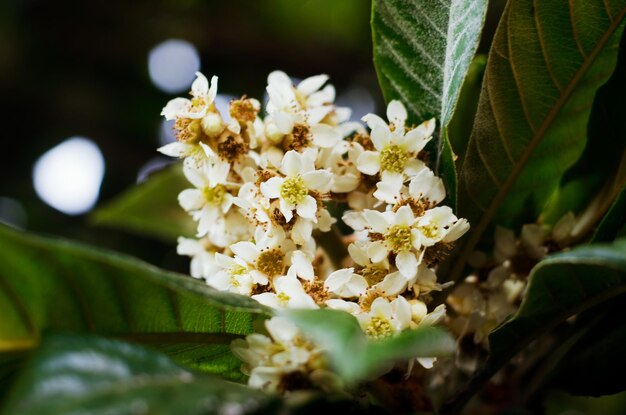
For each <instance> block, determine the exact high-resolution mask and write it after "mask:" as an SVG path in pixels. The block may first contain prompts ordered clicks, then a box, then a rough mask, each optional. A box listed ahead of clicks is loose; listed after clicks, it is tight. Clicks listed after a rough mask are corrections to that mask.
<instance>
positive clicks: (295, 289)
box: [252, 269, 319, 309]
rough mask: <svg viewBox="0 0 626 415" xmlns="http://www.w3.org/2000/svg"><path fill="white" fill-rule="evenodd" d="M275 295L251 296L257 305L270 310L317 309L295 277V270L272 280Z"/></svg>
mask: <svg viewBox="0 0 626 415" xmlns="http://www.w3.org/2000/svg"><path fill="white" fill-rule="evenodd" d="M274 290H275V291H276V292H275V293H272V292H267V293H261V294H256V295H253V296H252V298H254V299H255V300H257V301H258V302H259V303H261V304H263V305H266V306H268V307H272V308H277V309H281V308H319V307H318V305H317V304H315V301H314V300H313V298H311V296H310V295H308V294H307V293H306V291H305V290H304V288H303V287H302V283H301V282H300V280H298V278H297V277H296V275H295V270H293V271H292V269H290V270H289V272H288V273H287V275H285V276H282V277H278V278H275V279H274Z"/></svg>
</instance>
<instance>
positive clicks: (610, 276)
mask: <svg viewBox="0 0 626 415" xmlns="http://www.w3.org/2000/svg"><path fill="white" fill-rule="evenodd" d="M624 293H626V239H622V240H618V241H616V242H614V243H613V244H611V245H604V244H597V245H587V246H581V247H578V248H576V249H573V250H571V251H569V252H562V253H559V254H556V255H554V256H551V257H549V258H547V259H545V260H543V261H541V262H540V263H539V264H538V265H537V266H536V267H535V268H534V269H533V271H532V273H531V275H530V282H529V286H528V290H527V292H526V295H525V297H524V301H523V302H522V305H521V306H520V309H519V310H518V311H517V313H516V314H515V315H514V316H513V317H512V318H511V319H509V320H508V321H506V322H504V323H503V324H502V325H500V326H499V327H498V328H496V329H495V330H494V331H493V332H492V333H491V334H490V335H489V346H490V354H489V358H488V360H487V362H486V364H485V366H484V367H483V368H482V369H481V370H479V372H478V373H477V374H476V376H475V378H474V379H473V380H472V382H471V383H470V385H469V387H468V388H467V389H466V390H465V391H464V392H462V393H461V394H460V395H459V396H457V397H456V398H455V399H454V400H453V402H452V403H451V408H458V406H460V405H461V404H462V403H464V402H465V401H466V400H467V399H469V398H470V397H471V395H472V394H473V393H475V392H476V390H477V389H478V388H480V387H481V386H482V385H483V384H484V383H485V382H486V381H488V380H489V378H491V376H492V375H493V374H494V373H496V371H498V370H499V369H500V368H501V367H502V366H503V365H504V364H506V363H507V362H508V361H509V360H510V359H511V358H512V357H513V356H515V355H516V354H517V353H518V352H519V351H520V350H522V349H523V348H525V347H526V346H528V345H529V344H530V343H531V342H532V341H533V340H534V339H536V338H537V337H539V336H541V335H542V334H545V333H547V332H548V331H549V330H551V329H552V328H554V327H556V326H557V325H558V324H560V323H562V322H563V321H565V320H566V319H567V318H569V317H570V316H572V315H575V314H578V313H581V312H583V311H585V310H587V309H590V308H591V307H594V306H597V305H599V304H602V303H603V302H605V301H608V300H610V299H612V298H614V297H616V296H618V295H620V294H624Z"/></svg>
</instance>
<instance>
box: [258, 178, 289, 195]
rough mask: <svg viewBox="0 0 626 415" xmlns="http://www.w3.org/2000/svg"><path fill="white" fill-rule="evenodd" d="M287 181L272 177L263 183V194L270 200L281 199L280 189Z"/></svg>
mask: <svg viewBox="0 0 626 415" xmlns="http://www.w3.org/2000/svg"><path fill="white" fill-rule="evenodd" d="M284 181H285V179H283V178H281V177H270V178H269V179H268V180H267V181H266V182H263V183H261V193H262V194H263V196H265V197H267V198H268V199H276V198H278V197H280V188H281V186H282V185H283V182H284Z"/></svg>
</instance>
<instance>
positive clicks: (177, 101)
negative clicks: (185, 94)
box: [161, 98, 191, 120]
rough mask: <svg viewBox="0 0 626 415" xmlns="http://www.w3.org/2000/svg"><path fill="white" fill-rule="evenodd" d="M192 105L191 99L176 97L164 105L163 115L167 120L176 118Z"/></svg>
mask: <svg viewBox="0 0 626 415" xmlns="http://www.w3.org/2000/svg"><path fill="white" fill-rule="evenodd" d="M190 105H191V101H189V100H188V99H187V98H174V99H172V100H170V101H169V102H168V103H167V105H165V107H163V110H161V115H163V116H164V117H165V119H166V120H175V119H176V117H177V116H178V115H179V114H182V113H183V112H185V111H186V109H187V108H188V107H189V106H190Z"/></svg>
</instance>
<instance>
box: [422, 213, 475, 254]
mask: <svg viewBox="0 0 626 415" xmlns="http://www.w3.org/2000/svg"><path fill="white" fill-rule="evenodd" d="M416 229H417V233H416V235H417V239H416V244H417V246H418V247H429V246H433V245H434V244H436V243H437V242H453V241H455V240H457V239H458V238H460V237H461V236H463V234H464V233H465V232H467V230H468V229H469V224H468V223H467V220H465V219H458V218H457V217H456V216H454V213H452V209H450V207H448V206H438V207H435V208H433V209H429V210H427V211H426V212H424V214H423V215H422V216H420V218H419V219H418V221H417V224H416Z"/></svg>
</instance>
